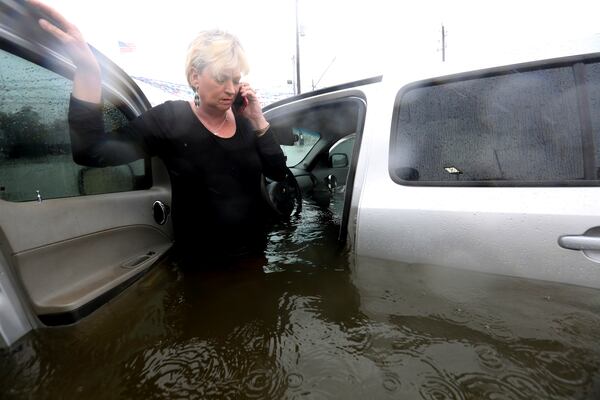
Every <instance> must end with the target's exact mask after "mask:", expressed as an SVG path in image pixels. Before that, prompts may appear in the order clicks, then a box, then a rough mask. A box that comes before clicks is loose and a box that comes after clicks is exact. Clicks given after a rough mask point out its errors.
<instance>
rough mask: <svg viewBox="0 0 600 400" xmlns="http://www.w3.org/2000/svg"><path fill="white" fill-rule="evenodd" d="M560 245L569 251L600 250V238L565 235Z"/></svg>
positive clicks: (561, 238) (560, 239)
mask: <svg viewBox="0 0 600 400" xmlns="http://www.w3.org/2000/svg"><path fill="white" fill-rule="evenodd" d="M558 245H559V246H560V247H563V248H565V249H569V250H600V237H598V236H586V235H564V236H561V237H559V238H558Z"/></svg>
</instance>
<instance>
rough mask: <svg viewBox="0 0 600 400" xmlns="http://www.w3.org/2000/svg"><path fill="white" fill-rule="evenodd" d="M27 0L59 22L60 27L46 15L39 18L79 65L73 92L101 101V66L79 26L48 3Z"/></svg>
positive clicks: (75, 95) (94, 101) (42, 25)
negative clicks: (46, 17)
mask: <svg viewBox="0 0 600 400" xmlns="http://www.w3.org/2000/svg"><path fill="white" fill-rule="evenodd" d="M28 3H29V4H30V5H31V6H32V7H34V8H37V9H38V10H40V11H41V12H43V13H45V14H47V15H48V16H50V17H51V18H52V19H54V21H56V22H57V23H58V24H59V25H60V27H59V26H56V25H54V24H53V23H51V22H49V21H47V20H45V19H43V18H41V19H40V20H39V21H38V23H39V24H40V27H41V28H42V29H43V30H45V31H46V32H48V33H50V34H51V35H52V36H54V37H55V38H57V39H58V40H59V41H60V42H61V43H62V44H63V45H64V49H65V51H66V52H67V55H68V56H69V57H70V58H71V60H72V61H73V64H75V67H76V68H77V70H76V71H75V75H74V77H73V96H74V97H76V98H78V99H80V100H84V101H89V102H93V103H98V102H99V101H100V99H101V96H102V87H101V81H100V66H99V65H98V61H97V60H96V57H94V54H93V53H92V50H91V49H90V48H89V46H88V45H87V42H86V41H85V39H84V38H83V35H82V34H81V32H80V31H79V29H78V28H77V27H76V26H75V25H73V24H72V23H70V22H69V21H68V20H67V19H66V18H65V17H63V15H62V14H61V13H59V12H58V11H56V10H55V9H54V8H52V7H50V6H49V5H47V4H44V3H42V2H40V1H38V0H28Z"/></svg>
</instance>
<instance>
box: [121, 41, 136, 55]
mask: <svg viewBox="0 0 600 400" xmlns="http://www.w3.org/2000/svg"><path fill="white" fill-rule="evenodd" d="M119 50H121V53H131V52H133V51H135V44H133V43H130V42H121V41H120V40H119Z"/></svg>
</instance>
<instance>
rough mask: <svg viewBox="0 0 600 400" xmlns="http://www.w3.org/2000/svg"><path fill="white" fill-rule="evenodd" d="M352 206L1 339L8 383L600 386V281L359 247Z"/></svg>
mask: <svg viewBox="0 0 600 400" xmlns="http://www.w3.org/2000/svg"><path fill="white" fill-rule="evenodd" d="M337 197H338V196H336V198H337ZM339 204H340V200H339V199H337V200H334V201H333V208H332V209H323V208H320V207H318V206H317V205H316V204H312V203H306V204H305V206H304V210H303V213H302V215H301V218H300V220H301V221H302V224H301V225H300V224H298V223H297V221H294V220H293V221H292V222H291V223H289V224H283V225H281V226H278V227H276V229H275V230H274V232H273V233H272V234H271V244H270V245H269V248H268V252H267V259H266V261H264V262H254V263H250V264H249V265H244V266H236V267H232V268H228V269H225V270H219V271H210V272H191V271H188V270H182V269H181V268H179V267H177V266H176V265H173V264H172V262H170V261H168V260H166V261H165V262H163V263H162V264H161V265H159V266H157V267H155V268H154V269H153V270H152V271H151V272H149V273H148V274H147V275H146V276H144V277H143V278H142V279H141V280H139V281H138V282H137V283H136V284H135V285H134V286H133V287H131V288H130V289H129V290H127V291H126V292H125V293H123V294H121V295H120V296H118V297H117V298H115V299H114V300H113V301H111V302H110V303H109V304H107V305H106V306H104V307H102V308H101V309H99V310H98V311H97V312H95V313H94V314H92V315H90V316H89V317H87V318H85V319H84V320H82V321H80V322H79V323H78V324H76V325H73V326H67V327H60V328H48V329H40V330H37V331H35V332H31V333H30V334H28V335H27V336H26V337H24V338H23V339H22V340H20V341H19V342H18V343H16V344H15V345H13V346H12V347H11V348H10V349H9V350H2V351H0V388H1V392H0V393H1V396H0V397H2V398H7V399H13V398H35V399H74V398H82V399H116V398H123V399H160V398H164V399H427V400H441V399H489V400H500V399H527V400H529V399H598V398H600V340H598V339H599V338H600V296H598V294H599V291H598V290H593V289H588V288H581V287H574V286H564V285H558V284H550V283H544V282H539V281H530V280H524V279H516V278H508V277H501V276H494V275H489V274H480V273H474V272H468V271H462V270H450V269H444V268H439V267H434V266H423V265H406V264H397V263H392V262H387V261H382V260H377V259H365V258H353V257H352V256H351V255H350V254H349V253H348V252H347V251H345V250H344V249H341V248H339V247H338V246H336V244H335V239H336V237H337V228H338V225H339V211H340V210H339ZM331 210H333V211H331Z"/></svg>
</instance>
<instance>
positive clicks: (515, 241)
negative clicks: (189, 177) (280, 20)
mask: <svg viewBox="0 0 600 400" xmlns="http://www.w3.org/2000/svg"><path fill="white" fill-rule="evenodd" d="M97 57H98V58H99V60H100V62H101V66H102V74H103V90H104V117H105V124H106V126H107V127H116V126H119V125H120V124H123V123H125V122H126V121H127V120H129V119H132V118H135V117H136V116H137V115H139V114H141V113H142V112H144V111H145V110H146V109H148V108H149V107H150V103H149V102H148V100H147V99H146V97H145V96H144V94H143V93H142V92H141V91H140V89H139V88H138V86H137V85H136V84H135V83H134V81H133V80H132V79H131V78H130V77H128V76H127V75H126V74H125V73H124V72H123V71H122V70H121V69H120V68H118V67H117V66H116V65H115V64H114V63H112V62H111V61H110V60H108V59H106V58H105V57H104V56H103V55H102V54H99V53H97ZM0 65H1V66H2V68H1V69H0V85H1V86H2V87H1V89H0V93H2V94H1V95H0V333H1V337H2V342H3V344H4V345H10V344H11V343H13V342H14V341H16V340H17V339H18V338H20V337H21V336H23V335H24V334H25V333H27V332H28V331H30V330H31V329H35V328H37V327H41V326H49V325H62V324H71V323H74V322H76V321H77V320H79V319H80V318H82V317H84V316H86V315H89V314H90V313H92V312H93V311H94V310H95V309H97V308H98V307H100V306H101V305H102V304H105V303H106V302H107V301H108V300H110V299H111V298H112V297H114V296H115V295H116V294H118V293H119V292H121V291H123V290H125V289H126V288H127V287H128V286H129V285H130V284H131V283H132V282H134V281H135V280H136V279H138V278H139V277H141V276H142V275H143V274H144V273H145V272H147V271H148V270H149V269H150V268H151V267H152V266H153V265H155V264H156V263H157V262H158V261H159V260H160V259H161V258H162V257H164V256H165V255H166V254H167V253H168V251H169V249H170V248H171V245H172V227H171V223H170V219H169V217H168V210H169V204H170V198H171V193H170V182H169V178H168V175H167V173H166V170H165V168H164V166H163V165H162V163H161V162H160V161H159V160H155V159H146V160H139V161H136V162H134V163H132V164H128V165H123V166H118V167H107V168H86V167H81V166H79V165H77V164H75V163H74V162H73V160H72V158H71V154H70V144H69V134H68V124H67V109H68V104H69V96H70V93H71V85H72V83H71V78H72V76H73V72H74V66H73V64H72V63H71V62H70V60H69V59H68V58H67V57H66V56H65V53H64V51H63V50H62V49H61V46H60V45H59V44H58V43H56V42H55V41H53V39H52V38H50V37H48V35H45V34H44V33H42V32H41V30H40V29H39V27H38V25H37V23H36V16H35V15H34V14H32V13H31V11H30V10H29V9H28V7H27V6H26V5H25V4H23V3H22V2H16V1H3V2H1V3H0ZM444 68H445V69H444V70H437V71H433V72H427V71H425V70H420V71H418V72H415V71H403V70H400V69H399V70H396V71H394V73H392V74H389V75H387V74H386V75H384V76H383V77H374V78H370V79H366V80H363V81H357V82H352V83H348V84H344V85H339V86H336V87H332V88H327V89H322V90H318V91H314V92H311V93H306V94H302V95H298V96H295V97H292V98H289V99H286V100H283V101H280V102H277V103H274V104H271V105H268V106H267V107H266V108H265V115H266V116H267V118H268V119H269V120H270V121H271V125H272V128H273V129H274V131H275V132H276V134H277V136H278V138H279V140H280V143H281V144H282V148H283V150H284V152H285V154H286V156H287V163H288V166H289V167H290V170H291V171H292V173H293V175H294V177H295V181H296V183H297V188H299V189H300V190H299V191H298V190H296V191H287V192H288V193H293V192H295V193H294V195H295V196H296V195H298V194H299V193H301V194H302V196H305V197H312V198H313V199H315V201H318V202H319V203H320V204H323V206H325V207H327V205H328V204H329V203H328V200H329V198H330V196H332V193H336V192H337V193H340V192H341V193H343V196H344V208H343V211H342V216H341V224H340V233H339V238H340V241H342V242H346V243H347V245H348V246H350V248H351V249H352V251H353V252H354V253H356V254H359V255H365V256H371V257H378V258H383V259H389V260H396V261H402V262H406V263H411V264H434V265H440V266H447V267H456V268H462V269H471V270H477V271H483V272H490V273H497V274H504V275H511V276H519V277H526V278H533V279H542V280H549V281H554V282H561V283H566V284H574V285H583V286H590V287H596V288H597V287H600V265H599V264H598V262H599V261H600V202H599V200H600V189H599V188H598V185H599V183H600V181H599V179H600V178H599V177H600V168H599V163H600V160H599V159H600V150H598V145H599V144H600V54H586V55H578V56H570V57H566V58H560V59H551V60H545V61H535V62H532V63H525V64H517V65H508V66H503V67H492V68H482V69H476V70H473V69H468V68H465V67H463V68H460V67H456V68H455V69H452V68H451V67H444ZM465 71H469V72H465ZM265 188H266V189H265V191H266V192H268V193H270V194H271V195H272V194H273V193H278V194H281V193H285V192H286V191H285V190H278V189H277V186H276V184H272V183H271V184H267V185H265ZM269 199H271V200H273V199H272V197H269ZM285 202H286V201H285V200H284V203H285ZM274 207H275V208H277V204H275V205H274ZM296 207H299V204H297V205H296Z"/></svg>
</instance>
